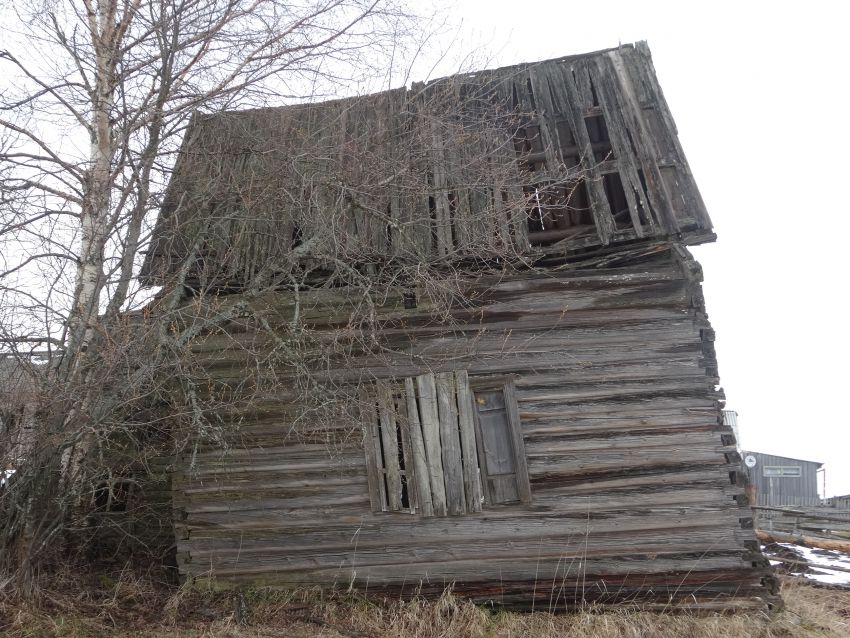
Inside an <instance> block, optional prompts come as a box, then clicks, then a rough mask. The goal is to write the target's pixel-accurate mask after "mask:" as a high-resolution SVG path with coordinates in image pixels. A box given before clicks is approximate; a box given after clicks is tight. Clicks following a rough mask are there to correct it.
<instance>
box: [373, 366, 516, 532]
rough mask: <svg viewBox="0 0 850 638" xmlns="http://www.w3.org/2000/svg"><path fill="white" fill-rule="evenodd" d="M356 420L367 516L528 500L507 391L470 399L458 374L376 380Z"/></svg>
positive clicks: (446, 511)
mask: <svg viewBox="0 0 850 638" xmlns="http://www.w3.org/2000/svg"><path fill="white" fill-rule="evenodd" d="M482 401H483V403H482ZM361 416H362V420H363V424H364V444H365V445H364V447H365V450H366V463H367V469H368V478H369V495H370V501H371V503H372V509H373V510H374V511H391V512H410V513H420V514H422V515H424V516H446V515H459V514H466V513H469V512H479V511H481V509H482V507H483V506H485V505H489V504H500V503H512V502H517V501H523V502H528V501H530V499H531V493H530V489H529V487H528V473H527V470H526V464H525V452H524V449H523V447H522V437H521V434H520V432H519V419H518V416H517V412H516V403H515V401H514V400H513V392H512V386H507V385H506V386H504V387H502V388H500V389H495V390H494V389H492V388H489V389H486V390H481V391H477V392H476V393H475V394H473V392H472V391H471V390H470V384H469V379H468V377H467V374H466V372H465V371H458V372H453V373H452V372H446V373H440V374H436V375H434V374H424V375H421V376H418V377H414V378H409V379H404V380H403V381H379V382H377V383H376V384H375V385H374V386H373V387H371V388H368V389H364V390H363V393H362V395H361Z"/></svg>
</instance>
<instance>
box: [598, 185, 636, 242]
mask: <svg viewBox="0 0 850 638" xmlns="http://www.w3.org/2000/svg"><path fill="white" fill-rule="evenodd" d="M602 186H603V189H604V190H605V197H606V199H607V200H608V206H609V207H610V208H611V215H612V216H613V217H614V223H615V224H616V227H617V229H618V230H624V229H627V228H632V218H631V213H630V212H629V202H628V200H627V199H626V191H625V190H624V189H623V180H622V179H620V174H619V173H608V174H607V175H603V176H602Z"/></svg>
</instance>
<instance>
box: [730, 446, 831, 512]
mask: <svg viewBox="0 0 850 638" xmlns="http://www.w3.org/2000/svg"><path fill="white" fill-rule="evenodd" d="M744 454H745V455H747V454H750V455H752V456H754V457H756V466H755V467H753V468H747V475H748V476H749V478H750V482H751V483H752V484H753V485H755V488H756V498H757V501H758V504H759V505H766V506H780V505H818V504H820V497H819V496H818V468H819V467H821V465H822V463H818V462H816V461H804V460H802V459H794V458H790V457H787V456H776V455H773V454H763V453H761V452H745V453H744ZM765 467H799V468H800V476H799V477H792V476H765Z"/></svg>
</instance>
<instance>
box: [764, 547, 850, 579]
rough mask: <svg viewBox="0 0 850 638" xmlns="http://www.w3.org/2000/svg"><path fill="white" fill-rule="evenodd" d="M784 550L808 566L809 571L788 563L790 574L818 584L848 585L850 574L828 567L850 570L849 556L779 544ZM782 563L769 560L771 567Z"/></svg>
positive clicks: (803, 567) (830, 551)
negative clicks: (793, 554) (795, 555)
mask: <svg viewBox="0 0 850 638" xmlns="http://www.w3.org/2000/svg"><path fill="white" fill-rule="evenodd" d="M779 545H781V546H782V547H784V548H785V549H787V550H789V551H791V552H793V553H795V554H797V555H798V556H799V557H800V560H804V561H806V562H807V563H809V564H810V566H809V568H808V569H809V570H811V571H803V570H805V569H806V567H805V566H803V565H792V564H790V563H788V564H787V565H788V569H789V571H790V572H791V573H796V574H798V575H800V576H804V577H805V578H808V579H810V580H816V581H818V582H819V583H828V584H830V585H850V572H842V571H836V570H834V569H829V568H830V567H842V568H844V569H850V555H847V554H845V553H843V552H838V551H835V550H826V549H815V548H812V547H803V546H801V545H794V544H793V543H779ZM781 562H782V561H777V560H771V561H770V564H771V565H778V564H781Z"/></svg>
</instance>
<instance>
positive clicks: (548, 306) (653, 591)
mask: <svg viewBox="0 0 850 638" xmlns="http://www.w3.org/2000/svg"><path fill="white" fill-rule="evenodd" d="M671 264H672V265H671ZM686 271H687V269H686V268H680V267H678V266H676V265H675V262H670V261H669V257H659V258H655V259H653V260H649V261H644V262H643V263H641V264H636V265H632V266H630V267H626V268H621V269H609V270H607V271H605V272H604V273H601V272H576V273H574V274H570V273H559V274H556V275H555V274H553V275H552V276H550V277H547V278H546V279H539V280H538V279H533V278H531V277H530V276H528V275H517V276H515V277H511V276H507V277H505V276H503V277H501V278H499V279H494V280H487V279H486V278H485V279H482V280H480V281H478V282H477V283H475V284H474V285H472V286H471V287H470V290H474V291H475V293H476V297H475V298H476V299H477V300H478V301H477V303H478V306H479V307H478V308H477V309H476V310H475V311H474V312H470V313H468V314H467V312H468V309H466V308H458V310H457V312H456V313H455V314H454V318H455V320H456V322H459V323H455V324H454V325H452V326H451V328H449V327H441V326H436V325H427V324H424V323H423V324H422V325H421V326H420V325H419V324H417V323H416V322H415V321H412V322H410V324H409V326H408V327H402V326H397V327H395V328H393V329H392V330H391V331H388V332H387V333H386V339H387V340H388V342H392V343H394V344H395V345H394V347H395V348H397V349H398V351H399V353H403V352H406V354H405V355H404V357H402V358H399V359H398V360H395V359H392V357H390V360H385V361H383V362H381V363H380V364H376V363H374V362H370V355H368V354H367V353H363V354H362V355H357V357H356V358H355V359H354V362H355V363H353V364H352V363H351V362H349V361H345V362H342V361H341V362H340V365H343V363H344V364H345V365H346V366H348V365H354V366H356V367H357V368H361V369H362V368H368V369H369V374H368V375H367V376H366V377H365V378H368V379H369V382H368V383H361V385H360V388H361V394H355V395H354V396H355V397H356V400H357V402H358V404H359V405H360V410H361V412H362V413H363V414H364V415H367V416H364V417H363V418H364V419H365V420H367V421H369V423H368V427H366V428H365V431H366V433H365V434H364V436H363V437H360V436H359V435H358V436H354V437H350V436H348V438H347V435H346V432H347V431H348V429H347V428H346V427H343V425H342V424H331V423H326V422H323V421H320V420H316V421H315V422H313V421H311V420H310V419H303V418H302V420H301V421H300V422H299V427H298V428H297V429H296V431H294V430H293V428H292V427H291V420H292V419H293V418H296V417H297V416H298V409H297V406H294V405H292V404H291V403H290V401H291V399H287V398H286V397H280V398H278V399H271V398H270V399H268V400H267V401H266V403H265V404H262V405H260V406H257V405H251V406H246V408H245V411H244V412H240V411H238V410H237V414H238V418H239V419H240V420H241V421H242V423H243V425H242V426H241V427H240V428H239V432H238V435H237V434H236V433H234V438H233V439H232V440H233V441H234V443H235V445H234V446H233V449H232V450H231V451H230V452H229V453H228V454H226V455H222V454H221V452H220V451H217V450H215V449H212V448H210V449H203V450H202V451H200V452H199V453H198V456H197V464H198V468H197V471H196V472H194V473H191V474H188V473H187V474H185V475H182V476H180V477H179V480H177V481H176V482H175V489H176V490H177V492H176V494H175V507H176V508H177V509H178V511H179V512H181V514H180V516H181V518H183V519H184V520H183V521H182V522H181V523H180V526H181V527H180V529H181V534H182V537H181V538H180V541H179V551H180V554H179V556H180V568H181V573H182V574H183V575H184V576H185V577H190V578H207V577H213V578H215V579H216V580H218V581H219V582H224V583H233V584H236V583H244V582H255V583H257V582H259V583H268V584H308V583H309V584H326V585H327V584H332V583H334V582H344V583H346V584H348V583H350V582H353V583H355V585H362V586H363V587H364V588H365V587H368V588H369V590H370V591H377V590H383V589H385V590H387V591H399V590H402V591H404V590H406V588H408V587H410V588H411V589H412V588H413V587H422V591H426V592H430V591H434V590H439V589H441V588H442V587H443V586H445V585H447V584H448V583H450V582H453V581H454V582H455V583H456V588H457V590H458V591H460V592H462V593H464V594H465V595H469V596H472V597H474V598H476V599H479V600H494V601H496V602H500V601H501V602H503V603H504V604H512V605H521V604H527V603H529V602H530V601H532V600H534V599H535V596H537V595H538V594H539V593H540V592H543V591H545V592H548V593H547V594H546V596H547V597H548V596H552V597H555V596H559V597H560V598H559V599H560V600H562V601H563V600H564V597H565V596H566V597H567V598H569V599H570V600H573V601H574V600H577V599H578V600H580V599H581V597H582V596H584V597H585V599H587V600H599V601H603V602H605V601H607V602H611V601H616V600H629V601H643V602H646V603H647V604H652V603H653V602H656V603H660V602H662V601H664V602H665V603H669V602H670V601H671V600H674V601H678V602H679V603H681V604H684V603H685V601H686V600H687V601H689V604H692V605H695V606H697V607H700V606H703V607H711V606H718V605H719V602H718V601H724V605H725V606H726V607H730V606H735V605H741V604H744V605H754V606H758V605H764V604H765V602H766V601H769V600H770V593H769V592H768V591H767V590H766V589H765V588H764V586H763V585H761V584H760V579H761V578H762V577H763V576H764V575H765V572H764V570H763V569H762V568H761V567H758V568H755V567H753V562H754V561H756V556H755V555H754V554H751V553H750V550H751V547H750V546H748V545H747V543H748V542H750V541H751V540H752V531H751V530H747V529H743V528H742V527H741V521H740V518H741V516H742V514H741V511H740V510H739V508H738V505H737V503H736V502H735V500H734V498H735V497H739V496H740V495H741V494H742V487H741V486H740V485H733V484H731V482H730V478H729V473H730V472H732V471H735V469H736V467H735V466H734V464H730V463H729V462H728V460H727V459H726V458H725V457H724V454H726V453H727V452H728V451H729V450H730V449H731V448H730V446H729V445H727V444H724V442H723V441H722V440H721V435H724V436H725V435H727V434H728V428H725V426H722V425H721V424H720V421H719V418H718V409H719V395H718V394H717V393H716V391H715V384H716V382H717V378H716V376H715V374H716V373H715V363H714V358H713V350H712V348H711V342H710V341H708V340H707V337H708V336H710V332H709V331H708V330H707V327H708V326H707V322H706V320H705V318H704V315H703V311H702V308H701V306H700V305H699V299H700V296H699V295H698V294H696V293H697V291H698V283H697V282H694V281H692V280H691V279H689V278H688V277H687V276H686V275H685V274H684V273H685V272H686ZM322 294H323V293H317V295H316V299H317V300H318V299H319V298H320V297H321V295H322ZM695 300H696V301H695ZM335 303H337V302H336V301H334V300H333V299H331V300H329V301H328V302H327V305H326V307H327V308H328V311H329V312H330V311H331V308H332V307H333V306H334V304H335ZM323 304H325V302H318V301H317V303H316V304H315V305H314V306H313V307H314V308H315V312H316V314H315V317H316V319H315V324H314V326H315V327H314V329H315V330H317V331H319V332H322V331H325V332H327V333H328V335H329V336H330V335H332V334H333V332H334V330H335V328H334V327H333V325H329V324H327V323H324V322H322V321H321V319H320V314H321V308H322V307H323ZM392 312H398V311H397V310H393V311H392ZM417 312H419V311H418V310H417V309H413V310H411V312H410V314H411V315H415V314H416V313H417ZM556 314H560V315H561V318H560V319H558V318H556ZM509 315H510V316H511V318H510V319H508V318H507V317H508V316H509ZM270 316H280V317H281V321H282V322H283V323H285V322H286V321H287V319H286V314H285V313H283V312H281V313H280V314H279V315H274V314H271V315H270ZM535 317H546V322H548V323H546V322H535V321H534V318H535ZM525 322H528V325H526V324H525ZM426 326H427V327H426ZM543 326H548V327H545V328H543V329H541V327H543ZM414 339H415V347H414V342H413V340H414ZM405 340H407V341H405ZM404 343H407V344H408V347H407V350H405V348H404V347H403V344H404ZM209 345H210V344H209V343H207V344H206V345H205V346H204V347H202V348H200V349H199V351H198V355H199V356H200V357H201V358H202V359H203V358H207V359H208V360H210V361H211V362H214V367H215V369H216V370H225V369H227V366H232V368H233V374H234V377H233V378H234V379H236V378H237V375H236V371H238V370H240V369H241V366H242V358H241V355H240V353H241V352H242V350H241V349H234V350H227V351H216V350H215V349H214V348H211V347H208V346H209ZM411 348H413V349H412V350H411ZM461 351H462V352H463V353H464V354H463V356H458V353H459V352H461ZM411 353H415V354H416V356H415V357H411ZM385 356H386V355H384V354H382V355H381V357H382V358H383V357H385ZM423 357H424V359H423ZM505 373H508V374H509V375H510V376H509V378H508V381H509V383H508V381H506V380H505V377H504V376H503V375H504V374H505ZM376 377H377V379H378V381H377V382H376V381H375V380H374V379H375V378H376ZM221 378H222V379H223V380H222V383H227V381H226V380H225V379H226V378H227V377H226V376H222V377H221ZM343 378H352V379H354V378H355V377H353V376H350V375H349V373H348V372H346V375H343ZM482 380H483V381H482ZM240 381H241V379H240ZM384 381H385V383H384ZM235 382H236V381H234V383H235ZM482 383H483V384H484V385H483V386H481V384H482ZM506 383H508V386H509V387H510V388H511V389H510V390H509V391H508V392H507V394H506V393H505V390H504V389H502V390H500V392H502V395H501V396H502V397H503V399H502V400H503V401H504V402H505V404H506V405H507V406H514V407H513V409H514V410H515V412H514V413H513V415H512V418H514V419H517V420H518V421H519V423H520V424H521V436H520V439H519V441H518V442H517V441H514V442H513V443H512V445H519V444H521V445H522V448H523V454H522V456H521V458H522V460H523V462H524V463H525V464H526V465H527V471H526V475H527V477H528V483H527V488H525V489H527V493H526V494H525V495H519V494H518V496H519V498H518V499H517V502H513V503H510V504H503V505H498V506H493V505H489V506H488V505H487V504H486V503H485V504H484V507H479V509H476V507H475V506H476V504H478V505H479V506H480V505H481V496H482V495H483V493H482V492H480V490H481V487H482V486H481V485H480V484H476V481H475V479H476V478H478V474H477V473H475V475H473V473H472V472H470V471H469V470H470V469H471V466H467V465H465V464H463V463H461V465H460V469H461V473H460V475H459V477H457V478H456V480H458V481H460V485H461V486H462V490H463V491H462V493H458V494H456V495H455V496H452V495H451V494H450V492H449V490H447V487H448V485H447V481H446V470H445V465H446V457H445V455H444V448H443V445H442V441H443V438H444V437H450V436H453V437H455V438H454V439H451V440H455V441H456V442H457V443H456V445H457V448H456V449H457V453H458V454H459V456H460V457H461V459H466V458H469V456H470V455H469V450H470V449H476V448H475V445H476V439H475V437H476V433H475V432H474V431H472V432H471V434H472V436H470V431H469V430H468V423H469V422H470V417H472V420H473V422H474V412H473V405H474V404H473V396H467V389H470V390H471V391H472V392H474V391H475V389H476V388H478V387H488V388H505V387H506ZM364 392H365V394H364ZM452 401H454V403H452ZM276 406H277V407H276ZM364 406H365V407H364ZM383 407H385V408H386V414H387V415H390V416H388V417H387V418H386V421H387V422H388V423H389V422H390V421H392V422H393V423H394V424H398V427H403V428H405V430H404V432H406V434H405V435H404V438H402V439H401V444H402V448H404V447H405V446H406V447H407V448H408V449H409V456H407V455H408V451H405V449H402V450H401V455H402V457H403V458H405V459H408V458H409V459H411V461H412V463H405V472H407V471H411V475H412V476H411V475H409V476H408V480H409V481H411V482H410V483H408V489H410V488H411V486H415V495H416V498H417V499H418V500H417V505H416V506H415V507H413V508H412V509H413V510H414V511H413V512H412V513H411V512H410V511H381V510H382V508H381V507H375V500H376V499H382V498H388V497H382V496H381V494H380V487H379V488H378V490H376V489H375V487H374V485H373V483H378V485H379V484H380V482H379V481H376V479H375V476H374V474H373V473H371V472H370V471H369V463H370V455H369V450H368V447H367V449H366V450H365V451H364V445H366V446H368V445H369V444H370V442H371V444H372V445H373V446H375V445H377V446H379V447H380V446H384V449H392V445H393V444H392V441H391V440H386V441H385V440H384V438H383V433H382V431H381V428H379V427H378V426H379V425H380V426H381V427H383V424H384V421H382V420H381V416H380V414H379V413H380V411H381V410H382V408H383ZM402 416H403V417H404V418H403V419H402V418H401V417H402ZM447 424H450V425H449V427H447ZM451 424H453V425H451ZM373 426H374V427H373ZM389 431H390V430H387V433H389ZM420 435H421V436H420ZM400 436H401V434H400ZM328 437H330V438H328ZM389 438H392V437H389ZM405 439H406V443H405ZM239 442H241V444H240V443H239ZM727 442H728V441H727ZM240 445H241V447H240ZM373 449H377V448H374V447H373ZM395 454H396V458H398V454H399V448H398V441H396V448H395ZM451 462H454V461H451ZM515 470H516V472H517V473H518V474H519V475H522V474H523V472H522V470H521V469H520V468H515ZM399 472H401V468H399ZM181 474H182V473H181ZM470 486H471V488H472V489H470ZM476 489H477V490H479V491H477V492H476ZM461 494H462V497H463V498H462V500H461ZM429 498H430V503H431V505H430V508H429V506H428V502H429ZM452 499H455V500H454V505H453V504H452V503H453V501H452ZM382 502H383V501H382ZM491 502H492V501H491ZM461 504H462V506H463V509H464V510H465V512H466V513H465V514H463V515H451V514H452V513H453V511H452V507H454V508H455V509H457V507H458V506H459V505H461ZM603 582H604V585H602V583H603ZM553 583H557V586H556V585H554V584H553ZM581 583H583V584H584V586H585V590H584V593H582V592H581V591H579V592H578V593H576V592H575V591H573V590H570V587H575V586H579V587H581ZM612 583H621V585H618V586H616V587H615V586H612V585H611V584H612ZM577 584H578V585H577ZM591 590H592V593H589V592H591ZM708 592H710V595H709V594H708Z"/></svg>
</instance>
